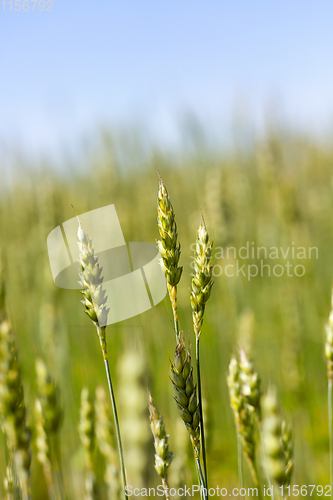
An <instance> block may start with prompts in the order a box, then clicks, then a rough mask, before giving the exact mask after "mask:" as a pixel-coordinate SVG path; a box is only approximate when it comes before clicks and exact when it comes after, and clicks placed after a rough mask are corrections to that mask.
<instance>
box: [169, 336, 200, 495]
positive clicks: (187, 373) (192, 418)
mask: <svg viewBox="0 0 333 500" xmlns="http://www.w3.org/2000/svg"><path fill="white" fill-rule="evenodd" d="M171 381H172V384H173V388H174V391H175V401H176V403H177V406H178V410H179V414H180V416H181V418H182V420H183V422H184V424H185V426H186V428H187V430H188V432H189V434H190V439H191V442H192V446H193V451H194V458H195V465H196V468H197V473H198V478H199V481H200V484H201V495H202V496H203V497H204V498H205V499H206V498H207V488H206V483H205V479H204V477H203V474H202V470H201V464H200V410H199V406H198V401H197V390H196V386H195V385H194V382H193V368H192V364H191V355H190V353H189V352H188V351H186V347H185V343H184V339H183V334H182V332H181V333H180V335H179V342H178V344H177V347H176V350H175V357H174V362H173V363H171Z"/></svg>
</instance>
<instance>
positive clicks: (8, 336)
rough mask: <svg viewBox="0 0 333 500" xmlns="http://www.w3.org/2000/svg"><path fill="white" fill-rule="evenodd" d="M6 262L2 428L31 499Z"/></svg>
mask: <svg viewBox="0 0 333 500" xmlns="http://www.w3.org/2000/svg"><path fill="white" fill-rule="evenodd" d="M5 301H6V296H5V283H4V268H3V263H0V410H1V413H2V416H3V418H2V428H3V431H4V433H5V435H6V441H7V446H8V448H9V450H10V453H11V455H12V457H13V467H14V469H15V476H16V475H17V477H18V480H19V485H20V489H21V496H22V500H28V499H30V487H31V485H30V464H31V450H30V441H31V431H30V429H29V428H28V426H27V423H26V414H27V410H26V406H25V402H24V390H23V384H22V376H21V370H20V367H19V364H18V360H17V352H16V345H15V337H14V332H13V330H12V326H11V323H10V321H9V319H8V316H7V311H6V304H5Z"/></svg>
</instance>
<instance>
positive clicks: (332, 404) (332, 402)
mask: <svg viewBox="0 0 333 500" xmlns="http://www.w3.org/2000/svg"><path fill="white" fill-rule="evenodd" d="M328 425H329V435H330V485H331V498H333V384H332V378H329V379H328Z"/></svg>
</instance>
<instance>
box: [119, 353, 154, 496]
mask: <svg viewBox="0 0 333 500" xmlns="http://www.w3.org/2000/svg"><path fill="white" fill-rule="evenodd" d="M147 376H149V375H148V370H147V361H146V359H145V357H144V355H143V352H142V350H141V349H140V348H137V349H133V348H128V349H126V350H125V352H124V353H123V354H122V356H121V357H120V359H119V361H118V380H119V386H118V387H119V389H118V394H119V399H120V402H121V403H120V412H121V415H122V428H123V433H124V450H125V453H126V456H127V457H128V469H127V474H128V477H129V478H130V480H129V481H130V484H136V485H137V487H138V488H140V487H141V488H142V487H144V486H145V485H146V484H147V482H148V481H149V477H151V475H152V474H153V473H152V470H151V469H152V467H151V465H152V463H151V462H152V460H151V458H152V454H151V451H152V443H151V434H150V428H149V421H148V418H147ZM129 395H131V396H130V397H129Z"/></svg>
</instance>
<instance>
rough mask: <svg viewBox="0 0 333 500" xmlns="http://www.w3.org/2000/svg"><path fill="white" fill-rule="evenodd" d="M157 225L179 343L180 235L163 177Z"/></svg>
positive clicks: (162, 261)
mask: <svg viewBox="0 0 333 500" xmlns="http://www.w3.org/2000/svg"><path fill="white" fill-rule="evenodd" d="M157 225H158V230H159V233H160V238H161V239H160V240H158V241H157V246H158V250H159V253H160V256H161V258H160V265H161V268H162V271H163V273H164V275H165V277H166V280H167V288H168V292H169V297H170V301H171V306H172V311H173V316H174V323H175V333H176V339H177V341H178V336H179V324H178V310H177V285H178V283H179V281H180V278H181V275H182V272H183V268H182V267H179V266H178V263H179V258H180V244H179V243H178V242H177V239H178V233H177V224H176V221H175V213H174V210H173V207H172V204H171V201H170V198H169V195H168V192H167V190H166V187H165V185H164V183H163V181H162V178H161V176H160V180H159V189H158V194H157Z"/></svg>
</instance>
